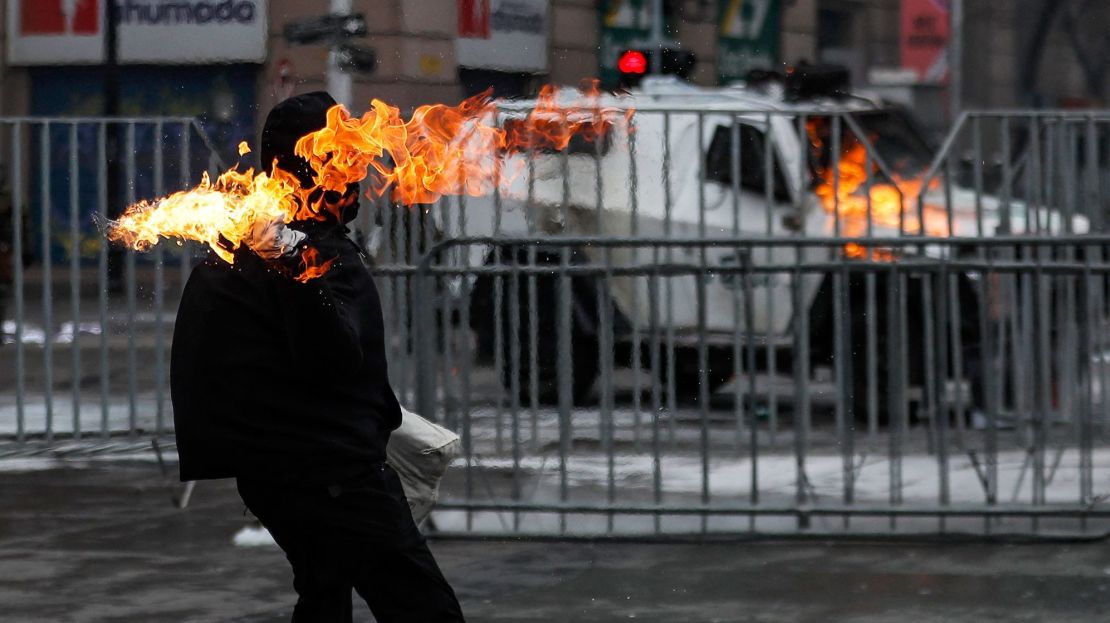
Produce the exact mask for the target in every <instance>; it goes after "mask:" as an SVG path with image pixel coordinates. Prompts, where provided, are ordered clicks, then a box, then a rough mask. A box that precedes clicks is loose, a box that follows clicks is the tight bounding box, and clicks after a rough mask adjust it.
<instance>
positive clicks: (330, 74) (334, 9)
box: [326, 0, 352, 109]
mask: <svg viewBox="0 0 1110 623" xmlns="http://www.w3.org/2000/svg"><path fill="white" fill-rule="evenodd" d="M330 2H331V6H330V7H329V8H330V10H331V13H332V15H346V14H349V13H350V12H351V0H330ZM335 43H336V42H333V43H332V46H331V49H329V50H328V66H327V73H326V81H327V87H328V93H331V96H332V97H333V98H335V101H336V102H339V103H340V104H343V105H344V106H346V107H347V108H348V109H349V108H350V107H351V101H352V95H351V74H349V73H347V72H345V71H343V70H342V69H341V68H340V67H339V52H338V49H337V47H336V44H335Z"/></svg>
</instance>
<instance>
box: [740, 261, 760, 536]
mask: <svg viewBox="0 0 1110 623" xmlns="http://www.w3.org/2000/svg"><path fill="white" fill-rule="evenodd" d="M743 259H744V266H743V268H744V327H745V329H744V333H745V340H744V341H745V342H746V343H747V345H748V351H747V353H748V366H747V368H748V397H749V400H750V401H751V405H752V406H750V407H749V408H748V413H749V414H750V416H751V423H750V424H749V426H748V456H749V458H751V461H752V465H751V473H750V484H749V486H750V490H749V492H748V502H749V503H750V504H751V505H752V506H755V505H756V504H759V426H757V425H756V421H755V413H756V411H755V408H754V405H755V395H756V386H755V298H754V297H753V296H752V291H753V287H752V282H753V281H754V276H755V274H754V272H753V271H752V269H753V266H752V262H753V261H754V259H755V249H753V248H752V247H751V246H747V247H745V248H744V256H743ZM748 529H749V530H751V531H755V515H749V516H748Z"/></svg>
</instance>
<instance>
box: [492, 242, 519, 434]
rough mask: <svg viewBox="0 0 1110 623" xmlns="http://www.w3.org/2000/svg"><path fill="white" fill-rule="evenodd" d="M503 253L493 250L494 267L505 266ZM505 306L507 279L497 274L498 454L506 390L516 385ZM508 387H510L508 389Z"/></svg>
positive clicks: (495, 329) (495, 322)
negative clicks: (507, 347) (509, 351)
mask: <svg viewBox="0 0 1110 623" xmlns="http://www.w3.org/2000/svg"><path fill="white" fill-rule="evenodd" d="M509 252H510V253H512V254H513V256H514V257H513V260H511V261H515V256H516V252H515V249H510V250H509ZM503 253H504V248H503V247H502V246H501V245H497V246H495V247H494V248H493V265H494V266H496V267H499V268H500V267H502V266H504V265H505V258H503V257H502V255H503ZM505 305H506V304H505V278H504V276H503V275H501V274H500V273H496V274H494V276H493V369H494V371H495V372H496V373H497V374H498V375H499V378H500V379H501V387H502V391H501V392H499V393H498V395H497V407H496V409H495V410H494V421H493V425H494V434H495V438H494V444H495V445H494V447H495V448H496V450H497V453H498V454H501V453H502V452H504V446H505V431H504V422H503V413H502V412H503V411H504V406H505V390H506V389H507V390H508V391H510V392H511V391H513V390H512V385H513V383H514V380H513V379H512V378H510V377H509V376H508V375H511V374H513V372H512V370H510V369H509V368H507V367H506V364H509V365H511V362H506V361H505V356H506V354H508V355H509V356H510V357H511V356H512V355H511V353H507V352H506V348H505V335H504V333H505V330H506V329H509V330H510V331H511V330H512V329H511V328H510V327H507V326H505V322H504V320H503V319H504V318H506V316H504V315H503V314H507V313H511V312H510V311H508V310H506V309H505ZM506 385H508V387H506ZM510 400H512V398H510Z"/></svg>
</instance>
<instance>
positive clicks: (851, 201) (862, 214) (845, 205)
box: [807, 120, 948, 260]
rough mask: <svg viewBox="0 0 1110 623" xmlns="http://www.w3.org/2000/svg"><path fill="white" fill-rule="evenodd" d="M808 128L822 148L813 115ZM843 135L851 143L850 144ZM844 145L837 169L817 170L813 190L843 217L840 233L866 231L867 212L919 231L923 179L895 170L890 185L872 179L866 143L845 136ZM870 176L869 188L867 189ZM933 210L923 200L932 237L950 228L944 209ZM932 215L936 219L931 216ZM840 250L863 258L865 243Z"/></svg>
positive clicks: (881, 221) (884, 222)
mask: <svg viewBox="0 0 1110 623" xmlns="http://www.w3.org/2000/svg"><path fill="white" fill-rule="evenodd" d="M807 131H808V134H809V140H810V143H811V145H812V147H813V148H815V149H820V148H821V147H822V146H823V143H822V141H821V139H820V137H819V136H818V134H817V131H816V125H815V124H814V122H813V121H812V120H811V121H810V125H809V126H808V127H807ZM847 140H850V141H851V142H850V143H848V142H847ZM846 146H847V148H846V149H844V150H843V151H842V153H841V154H840V163H839V167H838V168H837V169H836V170H835V171H834V169H833V168H832V166H828V167H826V168H821V169H819V170H818V171H817V176H818V178H819V179H818V182H817V185H816V188H815V189H814V192H815V193H816V194H817V196H818V198H819V199H820V200H821V204H822V206H823V207H824V208H825V210H826V211H828V212H830V213H836V214H838V215H839V217H840V218H841V219H842V220H841V231H842V234H843V235H844V236H846V237H860V236H864V235H866V234H867V233H868V232H867V225H868V217H869V211H870V220H871V224H873V225H876V226H880V227H886V228H892V229H898V228H900V227H904V228H905V231H906V232H914V231H919V230H920V229H921V226H920V224H919V223H918V221H919V218H918V214H917V199H918V196H919V195H920V194H921V193H922V191H923V190H924V184H923V182H922V180H920V179H915V178H908V177H902V176H900V175H897V174H895V175H894V176H893V178H894V179H893V182H894V183H892V184H891V183H883V182H876V181H875V174H876V173H877V171H878V167H877V166H876V165H875V163H874V162H873V161H872V162H870V167H871V171H868V164H869V163H868V158H867V148H866V147H865V146H864V144H863V143H860V142H859V141H858V140H856V139H855V138H854V137H852V138H850V139H846ZM869 175H870V176H871V185H870V189H868V188H867V181H868V176H869ZM938 184H939V181H938V180H937V179H933V180H932V182H930V184H929V187H930V188H935V187H936V186H937V185H938ZM869 197H870V206H868V198H869ZM934 212H936V209H935V208H934V207H932V206H929V205H926V211H925V216H926V222H925V232H926V233H928V234H929V235H934V236H947V235H948V227H947V222H946V221H945V219H944V214H943V213H941V214H940V215H936V214H934ZM930 216H934V217H936V218H932V219H930V218H928V217H930ZM870 252H871V255H872V257H874V258H876V259H879V260H888V259H891V257H892V256H891V254H890V251H889V250H882V249H874V248H872V249H870ZM844 253H845V255H846V256H848V257H852V258H864V257H867V255H868V248H866V247H864V246H863V245H859V244H854V243H849V244H848V245H846V246H845V248H844Z"/></svg>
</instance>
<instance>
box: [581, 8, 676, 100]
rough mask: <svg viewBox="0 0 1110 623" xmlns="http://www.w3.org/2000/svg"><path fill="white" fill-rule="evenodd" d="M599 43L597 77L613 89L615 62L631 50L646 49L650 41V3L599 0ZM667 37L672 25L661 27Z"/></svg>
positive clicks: (618, 77)
mask: <svg viewBox="0 0 1110 623" xmlns="http://www.w3.org/2000/svg"><path fill="white" fill-rule="evenodd" d="M598 11H599V13H600V19H601V29H600V33H601V40H600V41H599V42H598V48H599V49H598V78H600V79H601V83H602V84H603V85H607V86H612V85H615V84H617V82H618V81H619V80H620V71H618V70H617V61H618V60H619V59H620V55H621V52H623V51H625V50H628V49H630V48H647V47H651V46H650V41H651V20H652V0H601V1H600V2H598ZM663 28H664V33H666V34H670V33H671V32H672V30H671V24H669V23H665V24H664V25H663Z"/></svg>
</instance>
